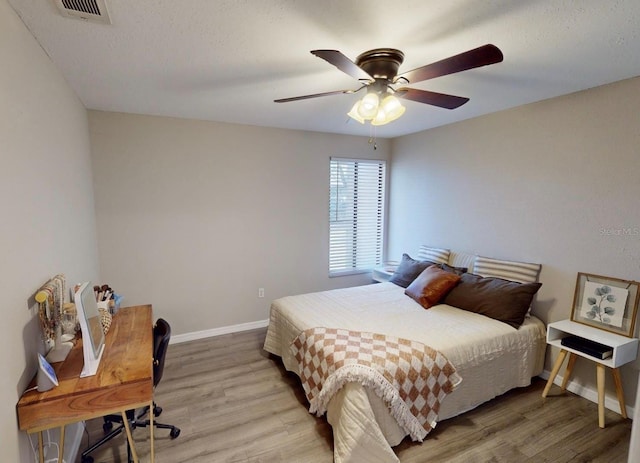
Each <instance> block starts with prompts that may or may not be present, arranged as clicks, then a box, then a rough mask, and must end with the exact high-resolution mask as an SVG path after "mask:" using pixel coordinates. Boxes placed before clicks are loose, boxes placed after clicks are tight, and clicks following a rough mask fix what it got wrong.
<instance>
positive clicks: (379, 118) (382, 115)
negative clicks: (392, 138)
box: [371, 108, 391, 125]
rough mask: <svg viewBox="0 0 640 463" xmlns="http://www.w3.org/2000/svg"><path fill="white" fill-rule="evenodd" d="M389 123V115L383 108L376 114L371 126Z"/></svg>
mask: <svg viewBox="0 0 640 463" xmlns="http://www.w3.org/2000/svg"><path fill="white" fill-rule="evenodd" d="M389 122H391V121H390V120H389V118H388V117H387V113H386V112H385V111H384V109H383V108H379V109H378V112H377V113H376V117H374V118H373V120H372V121H371V125H385V124H388V123H389Z"/></svg>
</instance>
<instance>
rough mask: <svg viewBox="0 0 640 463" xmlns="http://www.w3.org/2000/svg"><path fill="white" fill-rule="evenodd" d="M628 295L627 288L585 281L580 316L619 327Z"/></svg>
mask: <svg viewBox="0 0 640 463" xmlns="http://www.w3.org/2000/svg"><path fill="white" fill-rule="evenodd" d="M628 297H629V290H628V289H624V288H618V287H615V286H609V285H603V284H601V283H594V282H592V281H586V282H585V283H584V292H583V297H582V312H581V314H582V317H584V318H587V319H589V320H593V321H595V322H599V323H603V324H605V325H612V326H616V327H618V328H620V327H622V322H623V319H624V309H625V307H626V306H627V298H628Z"/></svg>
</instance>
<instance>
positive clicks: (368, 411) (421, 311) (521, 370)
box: [264, 275, 545, 463]
mask: <svg viewBox="0 0 640 463" xmlns="http://www.w3.org/2000/svg"><path fill="white" fill-rule="evenodd" d="M536 277H537V275H536ZM314 327H333V328H342V329H347V330H354V331H359V332H371V333H384V334H385V335H388V336H394V337H397V338H402V339H410V340H415V341H418V342H420V343H424V344H425V345H427V346H429V347H431V348H433V349H435V350H437V351H438V352H441V353H442V354H443V355H444V356H446V358H447V359H448V360H449V361H450V362H451V364H453V365H454V366H455V368H456V370H457V373H458V374H459V375H460V376H461V377H462V382H461V383H460V384H459V385H458V386H457V387H456V388H455V389H454V390H453V391H452V392H451V393H450V394H449V395H448V396H447V397H446V398H445V399H444V400H443V401H442V404H441V407H440V409H439V414H438V419H439V420H444V419H447V418H451V417H454V416H456V415H459V414H461V413H464V412H466V411H468V410H470V409H473V408H475V407H477V406H478V405H480V404H481V403H483V402H486V401H488V400H490V399H492V398H494V397H497V396H499V395H501V394H503V393H505V392H506V391H508V390H510V389H513V388H516V387H524V386H528V385H529V384H530V383H531V378H532V377H534V376H536V375H538V374H540V373H541V372H542V369H543V364H544V352H545V327H544V325H543V323H542V322H541V321H540V320H539V319H537V318H536V317H534V316H531V315H527V316H526V317H524V321H523V322H522V324H521V325H520V326H519V327H518V328H517V329H515V328H514V327H513V326H511V325H509V324H507V323H504V322H502V321H498V320H495V319H493V318H490V317H488V316H486V315H483V314H480V313H474V312H470V311H468V310H462V309H460V308H457V307H454V306H451V305H448V304H445V303H440V304H436V305H434V306H432V307H430V308H429V309H428V310H425V308H423V306H421V305H420V304H419V303H418V302H416V301H415V300H414V299H412V298H410V297H407V295H406V294H405V288H404V287H402V286H399V285H398V284H395V283H392V282H384V283H379V284H372V285H366V286H359V287H353V288H345V289H336V290H330V291H323V292H317V293H309V294H302V295H297V296H289V297H284V298H281V299H277V300H275V301H273V303H272V305H271V311H270V320H269V327H268V330H267V335H266V339H265V344H264V349H265V350H266V351H267V352H270V353H272V354H274V355H276V356H279V357H281V358H282V362H283V364H284V366H285V368H286V369H287V370H289V371H292V372H294V373H296V374H297V375H298V376H300V371H299V369H300V367H299V363H298V361H297V360H296V358H294V355H293V353H292V350H291V344H292V342H293V341H294V340H295V339H296V338H297V337H298V336H299V335H300V333H301V332H303V331H305V330H308V329H310V328H314ZM327 420H328V422H329V423H330V424H331V426H332V428H333V433H334V460H335V462H336V463H346V462H357V461H367V462H373V463H375V462H398V461H399V460H398V459H397V457H396V455H395V453H394V452H393V450H392V448H391V447H393V446H396V445H398V444H399V443H400V442H401V441H402V440H403V439H404V437H405V436H406V435H407V432H406V431H405V430H404V429H403V428H402V427H401V426H400V425H399V424H398V423H397V421H396V420H395V419H394V418H393V417H392V416H391V414H390V412H389V409H388V407H387V406H386V405H385V403H384V402H383V400H382V399H381V398H380V397H379V396H378V395H376V394H375V393H374V392H373V391H372V390H371V389H370V388H367V387H364V386H362V385H361V384H359V383H357V382H350V383H348V384H346V385H345V386H344V387H342V388H341V389H340V390H339V391H338V392H337V393H336V394H335V395H334V396H333V397H332V398H331V400H330V402H329V404H328V407H327Z"/></svg>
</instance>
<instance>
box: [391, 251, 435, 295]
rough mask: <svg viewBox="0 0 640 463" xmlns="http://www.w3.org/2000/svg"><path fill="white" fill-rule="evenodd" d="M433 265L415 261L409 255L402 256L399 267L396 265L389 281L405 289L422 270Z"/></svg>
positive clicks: (432, 263) (423, 261)
mask: <svg viewBox="0 0 640 463" xmlns="http://www.w3.org/2000/svg"><path fill="white" fill-rule="evenodd" d="M434 264H435V262H430V261H428V260H415V259H412V258H411V257H409V254H402V260H401V261H400V265H398V268H397V269H396V271H395V272H394V274H393V275H391V278H389V281H390V282H391V283H395V284H397V285H398V286H402V287H403V288H406V287H407V286H409V285H410V284H411V282H412V281H413V280H415V279H416V277H417V276H418V275H420V273H421V272H422V271H423V270H424V269H426V268H427V267H429V266H431V265H434Z"/></svg>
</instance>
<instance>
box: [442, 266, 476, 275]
mask: <svg viewBox="0 0 640 463" xmlns="http://www.w3.org/2000/svg"><path fill="white" fill-rule="evenodd" d="M438 267H440V268H441V269H442V270H444V271H445V272H451V273H455V274H456V275H462V274H463V273H467V271H468V270H469V269H468V268H467V267H452V266H451V265H449V264H438Z"/></svg>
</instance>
